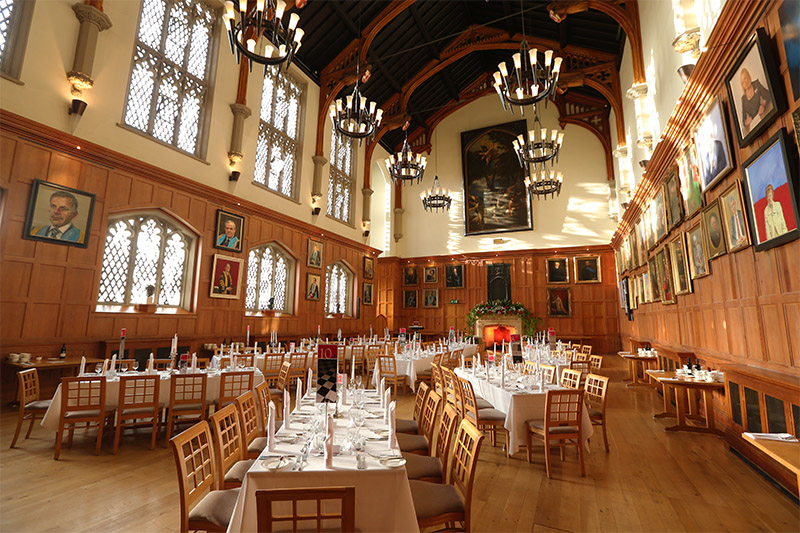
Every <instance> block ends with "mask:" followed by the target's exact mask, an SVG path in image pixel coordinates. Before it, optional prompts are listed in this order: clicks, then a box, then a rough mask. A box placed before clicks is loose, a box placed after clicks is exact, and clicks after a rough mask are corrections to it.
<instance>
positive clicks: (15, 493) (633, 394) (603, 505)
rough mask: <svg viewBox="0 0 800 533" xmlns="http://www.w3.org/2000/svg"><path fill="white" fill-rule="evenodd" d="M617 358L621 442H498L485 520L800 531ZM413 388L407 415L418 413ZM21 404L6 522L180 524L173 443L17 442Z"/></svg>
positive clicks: (485, 483) (486, 471) (479, 502)
mask: <svg viewBox="0 0 800 533" xmlns="http://www.w3.org/2000/svg"><path fill="white" fill-rule="evenodd" d="M606 359H607V360H608V359H613V360H611V361H607V363H610V364H607V366H609V367H611V368H610V369H608V370H607V372H606V373H607V375H610V376H611V377H612V386H611V390H610V395H609V405H608V419H609V428H610V430H609V440H610V445H611V452H610V453H608V454H607V453H606V452H605V450H604V449H603V447H602V437H601V438H600V439H598V438H594V439H592V443H591V448H592V450H591V453H590V454H588V455H587V474H588V475H587V477H585V478H581V477H580V472H579V469H578V466H577V461H576V456H575V452H574V451H570V452H568V455H567V460H566V462H565V463H560V462H559V461H558V456H557V455H555V462H554V470H553V476H554V479H552V480H548V479H547V476H546V474H545V471H544V464H543V457H544V456H543V453H542V452H541V450H539V451H538V452H537V453H535V454H534V459H535V461H537V462H535V463H534V464H528V463H527V462H526V460H525V452H524V450H523V451H522V452H520V453H518V454H517V455H516V456H515V457H513V458H511V459H507V458H505V456H504V455H503V453H502V451H501V448H500V447H498V448H492V446H491V444H490V443H488V439H487V441H486V444H485V446H484V448H483V450H482V452H481V456H480V461H479V463H478V473H477V477H476V482H475V491H474V494H473V508H472V519H473V530H474V531H553V530H561V531H648V532H649V531H798V530H800V512H799V511H798V507H797V506H796V505H795V503H794V502H793V501H792V500H790V499H789V498H788V497H787V496H785V495H784V494H782V493H781V492H780V491H779V490H778V489H776V488H775V487H773V486H772V485H771V484H770V483H769V482H767V481H766V480H764V479H763V478H762V477H761V476H760V475H759V474H758V473H756V472H755V471H754V470H752V469H751V468H750V467H749V466H747V465H746V464H745V463H744V462H743V461H741V460H740V459H739V458H737V457H736V456H735V455H734V454H733V453H731V452H730V451H729V450H728V447H727V446H726V445H725V442H724V441H723V440H721V439H718V438H716V437H713V436H707V435H693V434H667V433H665V432H664V430H663V428H664V426H665V425H668V424H670V423H672V422H668V421H663V420H654V419H653V418H652V414H653V413H654V412H657V411H658V410H659V408H660V400H659V399H658V397H657V396H656V395H655V393H654V392H652V391H651V390H647V389H643V388H639V389H628V388H626V387H625V386H624V385H623V384H622V383H621V381H620V380H621V378H622V376H623V364H622V362H621V361H619V360H617V359H616V357H613V358H612V357H607V358H606ZM411 408H412V399H411V396H408V397H404V398H403V399H402V401H401V405H400V409H399V415H400V416H404V417H408V416H409V415H410V412H411ZM15 420H16V412H15V411H13V410H11V409H9V408H8V407H3V409H2V411H1V412H0V531H2V532H4V533H5V532H17V531H20V532H22V531H86V530H91V531H134V532H139V531H141V532H149V531H176V530H177V528H178V485H177V477H176V471H175V465H174V463H173V459H172V456H171V453H170V451H169V449H168V448H163V447H157V448H156V450H153V451H151V450H149V449H148V448H147V446H148V444H149V442H148V440H149V439H148V438H147V437H145V436H143V435H131V436H130V437H128V438H126V439H125V440H124V441H123V443H122V445H121V447H120V452H119V454H118V455H113V454H112V453H111V444H110V441H106V443H105V444H104V447H103V451H102V452H101V454H100V456H98V457H96V456H95V455H94V454H93V450H94V443H93V442H92V437H93V434H92V433H89V434H88V435H86V436H85V437H84V436H81V435H80V432H79V434H76V437H75V442H74V445H73V448H72V449H64V450H63V451H62V453H61V459H60V460H59V461H54V460H53V435H52V434H51V433H49V432H46V431H44V430H43V429H42V428H41V427H40V426H38V425H37V426H35V427H34V431H33V434H32V438H30V439H28V440H24V441H20V442H19V443H18V444H17V448H15V449H13V450H11V449H9V448H8V446H9V444H10V442H11V437H12V435H13V430H14V424H15Z"/></svg>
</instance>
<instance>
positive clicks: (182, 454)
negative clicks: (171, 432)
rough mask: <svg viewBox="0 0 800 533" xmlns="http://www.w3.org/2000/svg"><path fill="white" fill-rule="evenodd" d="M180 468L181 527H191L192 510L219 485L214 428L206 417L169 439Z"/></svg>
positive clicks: (183, 528)
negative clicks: (190, 512) (215, 458)
mask: <svg viewBox="0 0 800 533" xmlns="http://www.w3.org/2000/svg"><path fill="white" fill-rule="evenodd" d="M169 442H170V446H171V447H172V455H173V456H174V457H175V466H176V467H177V469H178V487H179V489H180V490H179V491H178V492H179V493H180V500H181V531H188V530H189V510H190V509H191V508H192V507H194V503H195V502H196V501H198V500H200V499H201V498H202V497H203V496H205V494H206V493H207V492H208V491H210V490H215V489H216V488H217V483H216V472H215V464H214V451H213V449H212V445H211V430H210V429H209V427H208V422H206V421H205V420H203V421H202V422H199V423H197V424H195V425H193V426H192V427H190V428H189V429H187V430H186V431H184V432H182V433H179V434H178V435H175V436H174V437H172V439H170V441H169Z"/></svg>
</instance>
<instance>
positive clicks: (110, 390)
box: [42, 369, 264, 431]
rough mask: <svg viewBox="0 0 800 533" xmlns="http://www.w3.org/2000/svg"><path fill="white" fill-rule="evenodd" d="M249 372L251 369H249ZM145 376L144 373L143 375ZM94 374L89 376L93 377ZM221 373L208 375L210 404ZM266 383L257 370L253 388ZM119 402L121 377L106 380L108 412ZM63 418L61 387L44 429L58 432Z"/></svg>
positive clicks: (165, 395) (164, 385) (165, 398)
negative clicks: (263, 382)
mask: <svg viewBox="0 0 800 533" xmlns="http://www.w3.org/2000/svg"><path fill="white" fill-rule="evenodd" d="M248 370H249V369H248ZM141 374H143V373H141ZM92 375H93V374H89V375H88V376H89V377H91V376H92ZM126 375H134V373H133V372H128V374H126ZM159 375H160V376H161V384H160V386H159V389H158V401H159V403H160V404H161V406H162V407H167V406H169V389H170V381H169V380H170V377H171V374H169V373H168V372H159ZM219 376H220V374H219V372H213V373H211V374H209V375H208V382H207V384H206V400H207V401H208V402H213V401H216V399H217V398H219V381H220V377H219ZM262 381H264V376H263V375H262V374H261V371H260V370H256V371H255V374H254V376H253V387H255V386H256V385H258V384H260V383H261V382H262ZM118 402H119V377H116V378H111V379H108V380H106V410H107V411H112V410H114V409H116V408H117V404H118ZM60 416H61V385H59V386H58V388H57V389H56V393H55V394H54V395H53V402H52V403H51V404H50V407H49V408H48V409H47V412H46V413H45V414H44V418H42V427H43V428H45V429H49V430H52V431H58V418H59V417H60Z"/></svg>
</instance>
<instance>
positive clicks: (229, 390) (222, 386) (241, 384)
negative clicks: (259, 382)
mask: <svg viewBox="0 0 800 533" xmlns="http://www.w3.org/2000/svg"><path fill="white" fill-rule="evenodd" d="M251 390H253V371H252V370H242V371H239V372H223V373H222V374H220V380H219V399H218V400H217V405H219V406H220V407H222V406H223V405H227V404H229V403H232V402H235V401H236V398H237V397H238V396H240V395H242V394H244V393H245V392H247V391H251Z"/></svg>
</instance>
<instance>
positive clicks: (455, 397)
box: [441, 366, 464, 418]
mask: <svg viewBox="0 0 800 533" xmlns="http://www.w3.org/2000/svg"><path fill="white" fill-rule="evenodd" d="M441 371H442V382H443V383H444V391H445V394H444V396H443V397H442V399H443V400H444V401H445V403H447V404H449V405H452V406H453V407H455V409H456V412H458V414H459V416H461V417H462V418H463V417H464V405H463V403H462V401H461V389H460V384H459V381H458V377H456V375H455V373H454V372H453V371H452V370H451V369H450V368H449V367H446V366H444V367H442V368H441Z"/></svg>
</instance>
